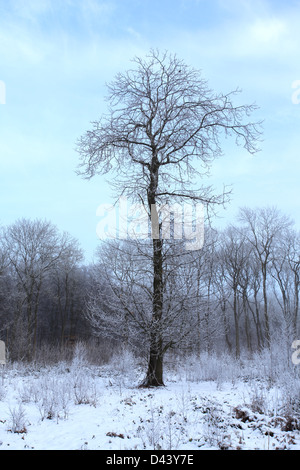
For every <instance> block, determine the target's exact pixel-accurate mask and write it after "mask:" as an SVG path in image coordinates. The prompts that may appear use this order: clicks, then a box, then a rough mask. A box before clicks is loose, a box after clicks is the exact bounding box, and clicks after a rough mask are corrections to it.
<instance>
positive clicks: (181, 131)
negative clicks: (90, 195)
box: [78, 50, 260, 386]
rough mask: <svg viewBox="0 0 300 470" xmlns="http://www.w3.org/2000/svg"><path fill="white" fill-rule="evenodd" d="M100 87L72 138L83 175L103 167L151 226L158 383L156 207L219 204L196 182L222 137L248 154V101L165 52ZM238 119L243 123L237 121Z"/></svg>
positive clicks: (153, 376)
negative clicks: (97, 113)
mask: <svg viewBox="0 0 300 470" xmlns="http://www.w3.org/2000/svg"><path fill="white" fill-rule="evenodd" d="M134 64H135V68H133V69H131V70H129V71H127V72H125V73H119V74H118V75H117V76H116V79H115V80H114V81H113V82H112V83H111V84H110V85H109V86H108V101H109V104H110V106H109V113H108V115H107V116H104V117H103V118H102V119H100V120H99V121H95V122H94V123H93V128H92V130H89V131H87V132H86V133H85V134H84V135H83V136H82V137H81V138H80V139H79V141H78V152H79V154H80V158H81V162H80V166H79V171H78V173H79V174H80V175H81V176H83V177H84V178H87V179H89V178H92V177H94V176H95V175H104V174H108V173H110V174H111V176H112V184H113V187H114V188H115V191H116V192H115V195H116V197H118V196H120V195H121V194H122V195H126V196H128V197H129V198H130V199H131V200H132V201H142V203H143V205H144V207H145V209H146V210H147V212H148V216H149V218H150V220H151V224H152V225H151V226H152V234H151V235H152V294H151V295H152V319H151V323H150V328H151V329H150V336H151V338H150V351H149V364H148V371H147V374H146V378H145V381H144V384H145V386H147V385H149V386H151V385H153V386H158V385H163V351H164V345H163V342H162V336H161V334H162V325H163V303H164V292H163V238H162V236H161V224H160V223H159V215H158V209H157V207H158V205H163V204H168V203H169V202H171V203H172V204H173V203H174V202H179V203H180V202H182V201H184V200H187V201H194V202H201V203H203V204H205V205H206V206H207V207H210V206H211V205H213V204H216V203H219V204H220V203H223V202H224V200H225V194H224V193H223V194H221V195H215V194H214V192H213V189H212V188H211V187H205V186H203V185H201V184H200V181H201V179H202V178H203V177H204V176H205V175H207V173H208V171H209V169H210V166H211V163H212V162H213V160H214V159H215V158H217V157H219V156H220V155H221V153H222V152H221V145H220V140H221V136H222V135H224V134H225V135H227V136H233V137H235V138H236V142H237V144H242V145H243V146H244V148H245V149H246V150H247V151H249V152H250V153H255V152H256V151H257V150H258V148H257V143H258V140H259V137H260V126H259V124H257V123H255V122H249V121H248V116H249V115H250V114H251V113H252V112H253V111H254V110H255V109H256V106H255V105H239V106H235V105H234V103H233V99H234V96H235V94H236V93H237V92H238V90H236V91H234V92H230V93H228V94H222V93H220V94H216V93H214V92H213V91H212V90H210V89H209V87H208V85H207V82H206V81H205V80H204V79H203V78H202V76H201V73H200V72H199V71H197V70H194V69H192V68H191V67H188V66H187V65H186V64H185V63H184V62H183V61H181V60H179V59H178V58H177V57H176V56H173V55H171V54H168V53H167V52H165V53H160V52H159V51H154V50H152V51H151V52H150V54H149V55H148V56H147V57H146V59H145V60H144V59H141V58H135V59H134ZM245 119H246V121H245Z"/></svg>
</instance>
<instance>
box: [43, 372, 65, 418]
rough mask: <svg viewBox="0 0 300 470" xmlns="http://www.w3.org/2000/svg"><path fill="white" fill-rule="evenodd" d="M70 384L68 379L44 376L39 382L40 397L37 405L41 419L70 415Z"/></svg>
mask: <svg viewBox="0 0 300 470" xmlns="http://www.w3.org/2000/svg"><path fill="white" fill-rule="evenodd" d="M70 401H71V396H70V385H69V384H68V381H67V380H66V379H58V378H57V377H52V378H51V377H50V378H48V377H43V378H42V380H41V381H40V383H39V399H38V401H37V407H38V409H39V412H40V415H41V419H42V420H44V419H56V420H58V419H59V418H64V419H66V418H67V417H68V411H69V406H70Z"/></svg>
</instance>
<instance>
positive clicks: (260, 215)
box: [239, 207, 292, 346]
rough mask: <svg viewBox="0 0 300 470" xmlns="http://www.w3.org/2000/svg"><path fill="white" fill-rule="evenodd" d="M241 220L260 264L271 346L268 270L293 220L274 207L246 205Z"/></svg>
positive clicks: (268, 338)
mask: <svg viewBox="0 0 300 470" xmlns="http://www.w3.org/2000/svg"><path fill="white" fill-rule="evenodd" d="M239 220H240V221H241V222H243V223H244V226H245V228H246V232H245V233H246V234H247V239H248V240H249V242H250V244H251V245H252V246H253V249H254V253H255V256H256V258H257V261H258V262H259V265H260V271H261V276H262V289H263V299H264V322H265V339H266V343H267V346H270V340H271V337H270V320H269V311H268V288H267V287H268V286H267V277H268V270H269V267H270V264H271V262H272V259H273V253H274V249H275V247H276V244H277V243H278V242H280V241H282V239H283V236H284V235H285V233H286V231H288V230H289V228H290V227H291V225H292V221H291V220H290V219H289V218H288V217H286V216H285V215H282V214H281V213H280V212H279V210H278V209H276V208H274V207H267V208H257V209H250V208H245V207H244V208H242V209H241V210H240V214H239Z"/></svg>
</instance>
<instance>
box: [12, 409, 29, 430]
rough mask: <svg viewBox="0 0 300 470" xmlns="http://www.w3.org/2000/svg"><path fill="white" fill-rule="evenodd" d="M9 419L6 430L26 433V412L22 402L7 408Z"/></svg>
mask: <svg viewBox="0 0 300 470" xmlns="http://www.w3.org/2000/svg"><path fill="white" fill-rule="evenodd" d="M9 413H10V421H9V425H8V431H10V432H13V433H19V434H20V433H26V432H27V429H26V414H25V410H24V408H23V406H22V404H19V406H18V407H15V408H13V409H10V410H9Z"/></svg>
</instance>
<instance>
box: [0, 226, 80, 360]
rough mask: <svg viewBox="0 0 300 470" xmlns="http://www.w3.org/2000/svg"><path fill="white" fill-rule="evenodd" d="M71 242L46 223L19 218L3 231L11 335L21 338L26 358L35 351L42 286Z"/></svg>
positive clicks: (68, 249)
mask: <svg viewBox="0 0 300 470" xmlns="http://www.w3.org/2000/svg"><path fill="white" fill-rule="evenodd" d="M70 243H71V241H70V238H69V236H68V235H67V234H63V235H60V234H59V232H58V230H57V228H56V227H55V226H54V225H53V224H52V223H50V222H48V221H42V220H33V221H32V220H28V219H21V220H18V221H17V222H15V223H14V224H12V225H10V226H9V227H7V228H6V229H5V231H4V246H5V249H6V253H7V256H8V261H9V263H10V268H11V270H12V274H13V282H14V304H15V308H14V321H13V324H12V329H13V332H12V336H13V337H15V338H16V337H17V336H19V337H21V338H23V339H24V341H23V347H25V348H26V357H27V359H32V358H33V357H34V355H35V351H36V345H37V332H38V312H39V306H40V300H41V294H42V287H43V285H44V282H45V280H46V277H47V275H48V274H49V272H50V271H51V270H52V269H53V268H54V266H55V264H57V263H58V262H59V260H60V259H63V257H64V256H65V255H66V252H69V251H70ZM23 347H22V348H20V349H21V350H22V349H23ZM19 352H20V353H21V354H22V352H21V351H19Z"/></svg>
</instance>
